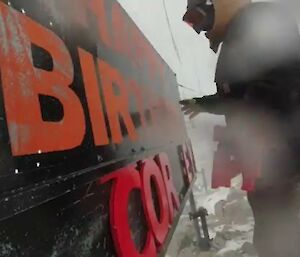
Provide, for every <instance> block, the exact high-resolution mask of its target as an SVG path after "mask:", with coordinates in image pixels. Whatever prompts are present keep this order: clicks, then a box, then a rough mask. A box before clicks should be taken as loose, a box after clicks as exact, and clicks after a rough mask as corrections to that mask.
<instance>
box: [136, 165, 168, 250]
mask: <svg viewBox="0 0 300 257" xmlns="http://www.w3.org/2000/svg"><path fill="white" fill-rule="evenodd" d="M141 176H142V185H143V201H144V203H145V205H146V214H147V215H146V217H147V220H148V223H149V224H150V227H151V230H152V232H153V234H154V236H155V239H156V241H157V242H158V244H159V245H163V243H164V241H165V239H166V236H167V233H168V229H169V227H168V226H169V206H168V198H167V194H166V190H165V187H164V181H163V177H162V175H161V172H160V170H159V168H158V166H157V165H156V163H155V162H154V161H153V160H145V161H144V162H143V164H142V168H141ZM151 179H153V181H154V182H155V188H156V191H157V196H158V201H159V209H160V217H157V215H156V212H155V207H154V204H153V198H152V191H151Z"/></svg>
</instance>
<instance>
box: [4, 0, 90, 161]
mask: <svg viewBox="0 0 300 257" xmlns="http://www.w3.org/2000/svg"><path fill="white" fill-rule="evenodd" d="M0 12H1V13H0V16H1V20H0V23H1V30H0V38H1V42H0V47H1V48H0V66H1V78H2V86H3V95H4V104H5V110H6V117H7V123H8V129H9V135H10V139H11V146H12V152H13V155H27V154H33V153H37V152H38V151H43V152H52V151H60V150H67V149H71V148H75V147H77V146H78V145H80V144H81V142H82V140H83V137H84V133H85V120H84V113H83V110H82V106H81V103H80V101H79V99H78V97H77V96H76V94H75V93H74V92H73V91H72V90H71V89H70V85H71V83H72V81H73V75H74V74H73V73H74V71H73V64H72V60H71V57H70V54H69V52H68V50H67V49H66V47H65V45H64V43H63V42H62V40H61V39H60V38H58V37H57V36H56V35H55V34H54V33H53V32H52V31H50V30H47V29H46V28H44V27H42V26H41V25H39V24H38V23H36V22H34V21H32V20H31V19H29V18H27V17H26V16H25V15H22V14H20V13H19V12H17V11H14V10H12V9H11V8H9V7H7V6H6V5H5V4H3V3H0ZM31 43H33V44H35V45H37V46H39V47H41V48H43V49H45V50H46V51H48V53H49V54H50V55H51V57H52V60H53V70H52V71H46V70H41V69H38V68H35V67H34V65H33V60H32V52H31ZM39 95H45V96H52V97H55V98H56V99H57V100H59V101H60V103H61V104H62V106H63V110H64V116H63V118H62V120H61V121H59V122H45V121H43V120H42V114H41V107H40V103H39Z"/></svg>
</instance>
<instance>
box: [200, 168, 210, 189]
mask: <svg viewBox="0 0 300 257" xmlns="http://www.w3.org/2000/svg"><path fill="white" fill-rule="evenodd" d="M201 175H202V179H203V186H204V189H205V192H206V193H207V192H208V186H207V181H206V176H205V170H204V169H201Z"/></svg>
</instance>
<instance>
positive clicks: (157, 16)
mask: <svg viewBox="0 0 300 257" xmlns="http://www.w3.org/2000/svg"><path fill="white" fill-rule="evenodd" d="M118 1H119V2H120V4H121V5H122V6H123V7H124V9H125V10H126V11H127V12H128V14H129V15H130V16H131V18H132V19H133V20H134V21H135V23H136V24H137V25H138V27H139V28H140V29H141V30H142V31H143V32H144V34H145V36H146V37H147V38H148V40H149V41H150V42H151V43H152V45H153V46H154V47H155V48H156V50H157V51H158V53H159V54H160V55H161V56H162V58H163V59H164V60H165V61H166V62H167V63H168V64H169V66H170V67H171V68H172V70H173V71H174V72H175V73H176V74H177V79H178V82H179V83H180V84H182V85H184V86H185V87H188V88H192V89H193V90H194V91H190V90H183V91H182V97H191V96H201V95H207V94H212V93H214V92H215V90H216V88H215V85H214V82H213V81H214V70H215V65H216V56H215V54H214V53H213V52H212V51H211V50H210V49H209V46H208V42H207V39H206V38H205V37H203V36H199V35H197V34H196V33H195V32H194V31H193V30H192V29H191V28H189V27H188V26H187V25H186V24H185V23H183V22H182V16H183V14H184V12H185V9H186V0H151V1H141V0H118ZM164 1H165V4H166V7H167V12H168V17H169V21H170V25H171V29H172V33H173V35H174V39H175V42H176V47H177V48H178V52H179V58H178V55H177V54H176V51H175V47H174V44H173V42H172V37H171V33H170V31H169V26H168V22H167V17H166V15H165V11H164Z"/></svg>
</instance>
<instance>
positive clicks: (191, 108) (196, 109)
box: [179, 99, 201, 119]
mask: <svg viewBox="0 0 300 257" xmlns="http://www.w3.org/2000/svg"><path fill="white" fill-rule="evenodd" d="M179 103H180V104H181V105H182V108H181V110H182V111H183V113H184V114H185V115H189V118H190V119H193V118H195V117H196V116H197V115H198V114H199V113H200V112H201V106H200V105H199V104H198V103H197V102H196V100H195V99H186V100H182V101H180V102H179Z"/></svg>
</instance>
